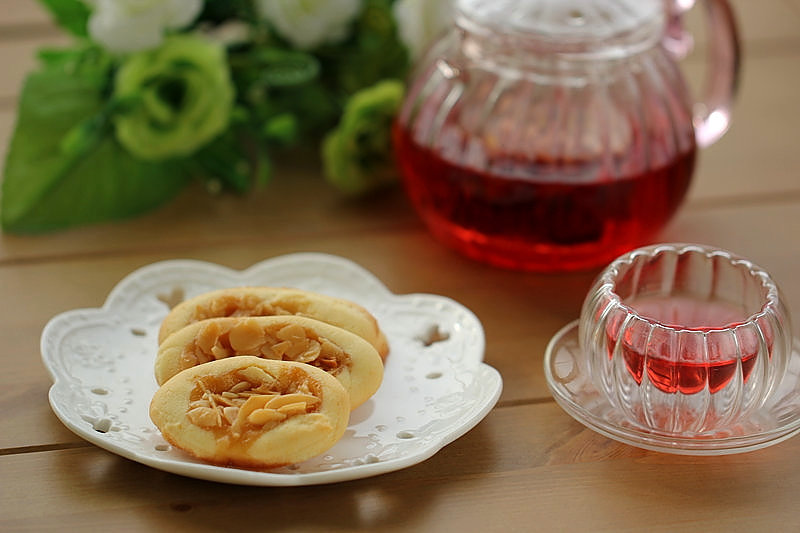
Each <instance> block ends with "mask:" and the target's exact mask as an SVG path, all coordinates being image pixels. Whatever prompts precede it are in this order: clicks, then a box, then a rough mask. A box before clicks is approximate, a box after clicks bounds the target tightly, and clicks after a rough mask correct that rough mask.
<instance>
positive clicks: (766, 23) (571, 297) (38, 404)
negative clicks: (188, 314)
mask: <svg viewBox="0 0 800 533" xmlns="http://www.w3.org/2000/svg"><path fill="white" fill-rule="evenodd" d="M734 4H735V5H736V8H737V10H738V14H739V20H740V24H741V31H742V38H743V41H744V47H743V49H744V54H745V57H744V69H743V78H742V84H741V90H740V93H739V98H738V101H737V104H736V106H735V111H734V124H733V128H732V129H731V130H730V131H729V133H728V134H727V135H726V136H725V137H724V138H723V139H722V140H721V141H720V142H719V143H717V144H716V145H714V146H712V147H710V148H708V149H706V150H704V151H703V153H702V154H701V156H700V161H699V168H698V170H697V173H696V175H695V179H694V181H693V183H692V186H691V190H690V193H689V197H688V200H687V202H686V203H685V204H684V206H683V207H682V208H681V210H680V211H679V213H678V215H677V216H676V217H675V219H674V220H673V222H672V223H671V224H670V225H669V226H668V227H667V228H666V229H665V230H664V231H663V232H662V234H661V235H660V236H659V237H658V239H659V240H661V241H687V242H702V243H709V244H714V245H717V246H720V247H723V248H727V249H729V250H733V251H735V252H737V253H739V254H741V255H743V256H745V257H749V258H751V259H752V260H754V261H755V262H757V263H759V264H761V265H762V266H763V267H765V268H766V269H767V270H768V271H770V272H771V273H772V274H773V275H774V277H775V278H776V279H777V280H778V283H779V284H780V285H781V286H782V288H783V290H784V292H785V294H786V298H787V301H788V304H789V307H790V309H794V310H795V317H796V318H795V322H797V323H800V318H798V316H800V315H797V313H800V276H798V272H800V245H799V244H798V235H800V179H798V171H800V149H798V136H799V135H800V104H798V99H797V87H798V86H800V0H764V1H763V2H752V1H748V0H739V1H736V2H734ZM2 11H3V13H2V14H1V15H0V64H1V65H3V67H4V68H3V75H2V76H0V155H2V154H4V153H5V150H6V145H7V141H8V138H9V137H10V135H11V131H12V128H13V123H14V116H15V105H16V102H17V98H18V92H19V88H20V84H21V80H22V79H23V77H24V75H25V74H26V73H27V72H28V71H29V70H30V69H32V68H33V66H34V56H33V54H34V51H35V50H36V48H37V47H39V46H40V45H43V44H60V43H64V42H66V41H67V38H66V37H65V36H64V35H62V34H61V33H60V32H59V30H58V29H56V28H55V27H54V26H53V25H52V24H51V23H50V22H49V21H48V19H47V16H46V15H45V14H44V13H43V12H42V11H41V9H40V8H39V7H38V6H37V4H36V3H34V2H33V1H31V0H3V10H2ZM697 16H698V17H699V16H700V15H697ZM698 20H699V21H700V22H697V23H696V24H697V25H698V26H699V25H700V23H701V21H702V19H698ZM697 47H698V50H697V52H696V53H695V54H693V55H692V56H690V57H689V58H688V59H687V60H686V61H685V69H686V71H687V72H688V75H689V77H690V80H691V82H692V84H694V85H696V84H697V82H698V80H701V79H702V76H701V74H702V72H703V57H702V53H701V52H702V49H703V48H704V43H703V40H702V38H700V39H698V41H697ZM303 251H313V252H326V253H331V254H336V255H340V256H343V257H346V258H349V259H351V260H352V261H355V262H356V263H358V264H360V265H362V266H363V267H365V268H366V269H368V270H370V271H371V272H373V273H374V274H375V275H376V276H378V277H379V278H380V279H381V280H383V281H384V283H385V284H386V285H387V286H388V288H389V289H390V290H391V291H392V292H395V293H400V294H402V293H414V292H421V293H432V294H441V295H445V296H448V297H451V298H453V299H455V300H457V301H459V302H461V303H462V304H464V305H465V306H467V307H469V308H470V309H471V310H473V311H474V312H475V313H476V314H477V316H478V317H479V318H480V319H481V321H482V323H483V326H484V328H485V333H486V341H487V344H486V353H485V360H486V362H488V363H489V364H490V365H492V366H493V367H495V368H496V369H497V370H499V371H500V373H501V374H502V376H503V379H504V389H503V393H502V396H501V398H500V400H499V403H498V404H497V406H496V407H495V408H494V409H493V410H492V411H491V412H490V413H489V414H488V416H487V417H486V418H485V419H484V420H483V421H482V422H481V423H480V424H478V425H477V426H476V427H475V428H474V429H473V430H471V431H470V432H469V433H467V434H466V435H464V436H463V437H462V438H460V439H458V440H457V441H456V442H454V443H452V444H450V445H448V446H446V447H445V448H444V449H442V450H441V451H440V452H439V453H437V454H436V455H434V456H433V457H432V458H430V459H428V460H427V461H424V462H423V463H421V464H419V465H416V466H413V467H410V468H407V469H405V470H401V471H398V472H394V473H390V474H386V475H382V476H378V477H374V478H369V479H362V480H356V481H350V482H345V483H340V484H333V485H322V486H312V487H297V488H269V487H266V488H254V487H242V486H234V485H225V484H218V483H213V482H207V481H198V480H194V479H189V478H185V477H181V476H178V475H173V474H168V473H165V472H162V471H159V470H155V469H152V468H149V467H147V466H143V465H141V464H138V463H136V462H132V461H129V460H126V459H123V458H121V457H118V456H116V455H114V454H111V453H109V452H107V451H104V450H102V449H100V448H97V447H95V446H93V445H91V444H89V443H87V442H85V441H84V440H82V439H81V438H79V437H77V436H76V435H74V434H73V433H71V432H70V431H69V430H67V429H66V428H65V427H64V426H63V425H62V424H61V423H60V422H59V421H58V419H57V418H56V417H55V416H54V415H53V413H52V411H51V410H50V407H49V405H48V402H47V392H48V389H49V387H50V385H51V381H50V378H49V376H48V374H47V372H46V371H45V368H44V366H43V364H42V362H41V358H40V353H39V337H40V334H41V331H42V328H43V327H44V325H45V324H46V322H47V321H48V320H49V319H50V318H51V317H53V316H54V315H56V314H58V313H60V312H62V311H65V310H68V309H73V308H83V307H97V306H100V305H101V304H102V303H103V301H104V299H105V297H106V295H107V294H108V292H109V291H110V290H111V288H112V287H113V286H114V285H115V284H116V283H117V282H118V281H119V280H121V279H122V278H123V277H124V276H125V275H126V274H128V273H130V272H132V271H133V270H135V269H137V268H139V267H141V266H144V265H147V264H149V263H152V262H154V261H159V260H164V259H172V258H192V259H201V260H205V261H211V262H215V263H219V264H223V265H226V266H229V267H232V268H235V269H241V268H245V267H247V266H249V265H251V264H253V263H256V262H258V261H261V260H263V259H265V258H269V257H274V256H279V255H282V254H286V253H291V252H303ZM596 274H597V271H596V270H595V271H589V272H579V273H570V274H556V275H537V274H530V273H519V272H511V271H504V270H498V269H493V268H491V267H487V266H483V265H480V264H477V263H473V262H471V261H469V260H467V259H464V258H462V257H460V256H458V255H456V254H454V253H452V252H450V251H449V250H447V249H445V248H444V247H442V246H440V245H439V244H437V243H436V242H435V241H434V240H433V239H432V238H431V237H430V236H429V234H428V233H427V231H426V230H425V228H424V227H423V226H422V224H421V223H420V222H419V220H418V219H417V217H416V216H415V214H414V213H413V212H412V210H411V209H410V207H409V205H408V203H407V201H406V199H405V197H404V195H403V193H402V191H401V190H400V189H399V188H398V189H396V190H394V191H392V192H389V193H386V194H383V195H379V196H375V197H371V198H368V199H363V200H348V199H345V198H342V197H341V196H340V195H338V194H337V193H336V192H335V191H334V190H333V189H332V188H331V187H330V186H328V185H327V184H326V183H325V182H324V181H323V180H322V179H321V176H320V174H319V166H318V162H317V161H315V160H314V158H307V157H295V158H288V159H287V160H285V161H281V162H280V163H279V165H278V170H277V172H276V177H275V180H274V181H273V183H272V184H271V185H270V186H269V187H267V188H266V189H265V190H262V191H258V192H256V193H254V194H252V195H250V196H248V197H244V198H241V197H228V196H224V197H210V196H209V195H207V194H206V193H205V192H204V191H203V190H201V189H199V188H197V189H192V188H190V189H188V190H187V191H186V192H185V194H183V195H181V197H180V198H179V199H178V200H177V201H175V202H174V203H172V204H170V205H168V206H167V207H165V208H163V209H160V210H159V211H157V212H155V213H152V214H149V215H146V216H143V217H141V218H138V219H135V220H130V221H125V222H121V223H116V224H108V225H99V226H92V227H86V228H80V229H75V230H70V231H65V232H60V233H54V234H48V235H41V236H35V237H30V236H27V237H23V236H14V235H0V288H2V289H1V290H2V292H1V294H2V302H3V303H2V306H0V338H2V339H3V346H2V350H0V362H2V368H3V372H0V390H2V391H3V392H2V393H0V407H2V413H3V414H2V417H1V418H0V421H1V422H0V423H1V424H2V425H1V426H0V428H2V431H0V479H2V482H0V485H2V490H0V494H1V495H0V506H1V507H0V530H4V531H10V530H27V529H30V530H36V531H38V530H42V529H45V528H48V527H53V528H55V527H61V528H65V529H66V530H82V529H85V528H88V527H95V526H109V527H114V528H117V529H125V530H154V529H157V530H160V529H168V528H169V529H170V530H182V529H190V528H191V529H194V530H204V529H210V530H218V529H223V528H226V527H230V526H231V525H232V524H238V523H240V522H241V520H242V518H241V516H242V513H248V514H246V515H245V516H258V517H263V521H264V522H263V525H264V527H265V528H266V527H267V526H269V527H270V528H273V529H276V530H286V531H292V530H302V531H314V530H320V531H341V530H357V529H369V530H374V529H391V530H420V531H459V530H463V531H478V530H490V531H491V530H497V529H499V528H500V527H501V525H502V527H503V529H510V530H519V531H529V530H543V531H549V530H559V531H583V530H591V531H594V530H609V531H621V530H640V529H645V528H646V529H648V530H673V529H679V530H683V529H689V528H697V529H698V530H706V531H708V530H726V531H727V530H751V529H754V528H756V527H758V528H759V529H762V530H792V531H794V530H797V528H798V526H800V513H798V511H797V506H796V499H797V494H798V492H800V438H794V439H789V440H787V441H785V442H782V443H780V444H777V445H774V446H771V447H768V448H765V449H762V450H759V451H755V452H750V453H744V454H737V455H727V456H717V457H692V456H679V455H670V454H663V453H656V452H650V451H645V450H642V449H638V448H634V447H631V446H627V445H624V444H620V443H617V442H615V441H612V440H609V439H607V438H605V437H603V436H601V435H599V434H596V433H594V432H592V431H590V430H589V429H586V428H585V427H584V426H582V425H581V424H579V423H578V422H576V421H574V420H573V419H572V418H570V417H569V416H568V415H567V414H566V413H565V412H564V411H562V410H561V408H560V407H559V406H558V405H557V404H556V403H555V402H554V400H553V398H552V397H551V395H550V393H549V392H548V389H547V386H546V383H545V379H544V375H543V370H542V358H543V354H544V350H545V346H546V344H547V342H548V340H549V339H550V338H551V337H552V336H553V334H554V333H555V332H556V331H557V330H558V329H560V328H561V327H562V326H563V325H564V324H566V323H568V322H570V321H571V320H573V319H575V318H577V315H578V313H579V309H580V305H581V302H582V300H583V297H584V295H585V294H586V291H587V290H588V288H589V285H590V283H591V281H592V279H593V277H594V276H595V275H596ZM250 520H252V519H249V518H248V523H251V522H250Z"/></svg>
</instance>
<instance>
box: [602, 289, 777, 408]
mask: <svg viewBox="0 0 800 533" xmlns="http://www.w3.org/2000/svg"><path fill="white" fill-rule="evenodd" d="M627 304H628V305H629V306H630V307H631V308H633V309H635V310H636V311H637V314H639V315H640V316H642V317H646V318H650V319H652V320H656V321H658V322H660V323H661V324H664V325H667V326H672V327H680V328H681V329H688V330H692V331H699V332H709V331H713V330H719V329H720V328H724V327H729V328H732V327H735V326H736V325H737V324H740V323H742V322H744V320H746V319H747V317H746V316H743V312H742V310H741V309H739V308H737V307H735V306H733V305H731V304H727V303H724V302H709V301H701V300H694V299H691V298H679V297H669V298H660V297H648V298H642V299H639V300H634V301H631V302H627ZM619 327H620V324H619V323H618V322H617V323H614V322H609V323H608V327H607V328H606V338H607V342H608V354H609V357H613V354H614V351H615V348H616V346H617V343H618V342H619V341H620V339H619V338H618V337H619V335H618V333H619ZM740 334H741V335H755V333H754V332H753V331H752V330H744V331H742V332H740ZM621 342H622V344H621V345H620V349H619V350H620V354H621V355H622V357H623V359H624V361H625V367H626V369H627V370H628V372H629V373H630V375H631V376H632V377H633V379H634V381H636V383H637V384H641V383H642V380H643V377H644V374H645V372H646V373H647V379H648V380H649V381H650V382H651V383H653V385H654V386H655V387H656V388H657V389H659V390H660V391H662V392H665V393H675V392H680V393H682V394H695V393H698V392H700V391H702V390H704V389H705V388H706V387H708V390H709V392H711V393H712V394H713V393H716V392H719V391H720V390H722V389H723V388H725V386H726V385H728V383H730V381H731V380H732V379H733V378H734V376H735V375H736V370H737V366H738V365H740V364H741V375H742V380H743V381H744V382H747V380H748V379H749V377H750V374H751V373H752V371H753V367H754V366H755V362H756V358H757V355H758V346H759V341H758V339H755V338H752V339H751V338H741V337H740V338H739V339H738V346H739V350H740V351H741V357H738V356H737V354H736V353H733V354H731V355H730V357H728V358H719V356H717V357H715V358H714V360H708V359H709V358H707V355H706V354H705V353H692V352H691V351H689V350H687V349H686V348H685V347H684V349H683V350H682V351H680V352H679V356H678V357H677V359H679V360H678V361H676V360H675V359H676V358H670V357H668V356H661V357H660V356H659V354H660V353H663V351H664V350H666V349H669V348H670V347H668V346H665V345H658V344H657V343H656V342H651V341H648V345H647V346H642V343H641V342H640V341H637V340H636V339H633V338H622V339H621ZM766 342H767V353H769V354H770V355H771V353H772V339H769V338H768V339H766ZM732 346H733V348H734V349H735V346H736V344H733V345H732ZM671 348H672V349H674V348H675V347H674V346H672V347H671ZM713 348H714V346H713V341H711V340H709V350H712V349H713ZM729 348H730V346H729ZM644 352H647V355H646V354H645V353H644ZM693 359H694V360H693Z"/></svg>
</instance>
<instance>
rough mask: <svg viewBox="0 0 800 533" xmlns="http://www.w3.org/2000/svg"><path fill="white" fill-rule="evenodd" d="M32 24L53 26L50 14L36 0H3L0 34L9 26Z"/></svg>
mask: <svg viewBox="0 0 800 533" xmlns="http://www.w3.org/2000/svg"><path fill="white" fill-rule="evenodd" d="M33 25H38V26H51V27H55V26H54V25H53V23H52V21H51V19H50V14H49V13H48V12H47V11H46V10H45V9H44V8H43V7H42V5H41V4H40V3H39V2H38V1H37V0H3V14H2V16H0V36H2V35H3V31H4V30H6V29H7V28H9V27H13V26H33Z"/></svg>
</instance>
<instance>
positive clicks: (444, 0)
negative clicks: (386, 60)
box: [392, 0, 455, 60]
mask: <svg viewBox="0 0 800 533" xmlns="http://www.w3.org/2000/svg"><path fill="white" fill-rule="evenodd" d="M454 4H455V2H454V0H398V1H397V2H396V3H395V4H394V6H392V11H393V13H394V18H395V21H396V22H397V32H398V34H399V36H400V40H401V41H402V42H403V44H404V45H406V48H408V52H409V54H410V55H411V59H412V60H416V59H418V58H419V56H420V55H422V53H423V52H424V51H425V49H426V48H428V46H429V45H430V44H431V42H432V41H433V40H434V39H436V38H437V37H438V36H439V34H441V33H442V32H443V31H444V30H446V29H447V28H449V27H450V25H451V24H452V23H453V6H454Z"/></svg>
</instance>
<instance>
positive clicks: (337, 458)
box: [41, 254, 502, 486]
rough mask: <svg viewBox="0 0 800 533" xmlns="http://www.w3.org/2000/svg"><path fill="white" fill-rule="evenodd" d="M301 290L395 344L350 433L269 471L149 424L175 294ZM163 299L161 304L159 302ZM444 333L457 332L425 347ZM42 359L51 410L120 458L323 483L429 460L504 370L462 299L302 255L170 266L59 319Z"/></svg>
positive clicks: (252, 480)
mask: <svg viewBox="0 0 800 533" xmlns="http://www.w3.org/2000/svg"><path fill="white" fill-rule="evenodd" d="M242 285H268V286H284V287H297V288H301V289H306V290H312V291H316V292H320V293H324V294H329V295H331V296H336V297H340V298H347V299H349V300H352V301H355V302H357V303H359V304H361V305H363V306H364V307H366V308H367V309H368V310H369V311H371V312H372V313H373V314H374V315H375V316H376V318H377V319H378V321H379V323H380V324H381V327H382V329H383V330H384V332H385V334H386V336H387V338H388V340H389V344H390V347H391V352H390V354H389V356H388V358H387V359H386V368H385V373H384V381H383V383H382V385H381V387H380V389H379V390H378V392H377V393H376V394H375V395H374V396H373V397H372V398H371V399H370V400H369V401H367V402H366V403H365V404H364V405H362V406H360V407H359V408H358V409H356V410H355V411H353V413H351V416H350V425H349V427H348V429H347V432H346V433H345V436H344V437H343V438H342V439H341V440H340V441H339V442H338V443H337V444H336V445H335V446H334V447H333V448H331V449H330V450H328V451H327V452H326V453H325V454H324V455H321V456H318V457H316V458H314V459H311V460H309V461H306V462H303V463H300V464H297V465H292V466H291V467H284V468H281V469H277V470H271V471H256V470H244V469H238V468H226V467H220V466H213V465H210V464H205V463H202V462H200V461H197V460H195V459H192V458H191V457H189V456H188V455H187V454H185V453H183V452H181V451H180V450H178V449H175V448H173V447H171V446H169V445H168V444H167V443H166V441H164V439H163V438H162V437H161V434H160V433H159V431H158V430H157V428H156V427H155V426H154V425H153V423H152V422H151V421H150V418H149V415H148V409H149V405H150V399H151V397H152V395H153V393H154V392H155V391H156V389H157V385H156V381H155V378H154V377H153V362H154V360H155V354H156V350H157V333H158V328H159V326H160V324H161V321H162V320H163V318H164V316H165V315H166V314H167V312H168V307H167V305H166V304H165V303H164V302H163V301H162V299H164V298H165V297H166V296H169V295H171V294H173V291H174V290H176V289H177V290H178V291H183V293H184V296H185V297H186V298H189V297H192V296H195V295H197V294H200V293H203V292H207V291H209V290H213V289H218V288H224V287H233V286H242ZM160 297H161V298H160ZM432 326H436V327H438V328H439V331H440V332H443V333H445V334H446V335H449V337H448V338H447V339H446V340H442V341H439V342H434V343H433V344H430V345H429V346H425V344H424V343H423V342H422V340H420V337H424V336H425V334H426V332H427V331H428V330H429V329H430V328H431V327H432ZM41 349H42V359H43V360H44V363H45V366H46V367H47V368H48V370H49V371H50V374H51V376H52V378H53V381H54V385H53V386H52V388H51V389H50V405H51V406H52V408H53V411H54V412H55V414H56V416H58V418H59V419H60V420H61V421H62V422H63V423H64V424H65V425H66V426H67V427H68V428H69V429H70V430H72V431H73V432H75V433H76V434H78V435H79V436H81V437H83V438H84V439H86V440H88V441H89V442H92V443H94V444H96V445H97V446H100V447H101V448H105V449H106V450H109V451H111V452H114V453H116V454H118V455H121V456H123V457H126V458H128V459H132V460H134V461H137V462H140V463H143V464H146V465H148V466H152V467H154V468H158V469H160V470H165V471H167V472H173V473H176V474H181V475H184V476H189V477H194V478H198V479H206V480H212V481H221V482H226V483H236V484H241V485H265V486H267V485H275V486H278V485H313V484H321V483H333V482H338V481H345V480H350V479H358V478H363V477H368V476H374V475H378V474H383V473H386V472H392V471H395V470H399V469H402V468H406V467H408V466H411V465H414V464H417V463H419V462H421V461H424V460H425V459H427V458H429V457H431V456H432V455H433V454H434V453H436V452H437V451H438V450H440V449H441V448H442V447H444V446H445V445H447V444H448V443H450V442H452V441H454V440H455V439H457V438H458V437H460V436H461V435H463V434H464V433H466V432H467V431H469V430H470V429H471V428H472V427H474V426H475V425H476V424H477V423H478V422H479V421H480V420H481V419H483V417H484V416H486V414H487V413H488V412H489V411H490V410H491V409H492V407H494V405H495V403H497V399H498V398H499V396H500V391H501V389H502V380H501V378H500V374H499V373H498V372H497V371H496V370H495V369H493V368H492V367H490V366H488V365H486V364H484V363H483V362H482V359H483V352H484V336H483V328H482V326H481V324H480V322H479V320H478V319H477V317H476V316H475V315H474V314H473V313H472V312H471V311H469V310H468V309H466V308H465V307H463V306H462V305H460V304H458V303H457V302H455V301H453V300H450V299H448V298H444V297H442V296H435V295H429V294H409V295H394V294H392V293H391V292H389V290H388V289H387V288H386V287H385V286H384V285H383V284H382V283H381V282H380V281H379V280H378V279H377V278H375V277H374V276H373V275H372V274H371V273H369V272H367V271H366V270H364V269H363V268H361V267H359V266H357V265H355V264H354V263H352V262H350V261H348V260H346V259H342V258H340V257H335V256H330V255H325V254H293V255H287V256H282V257H276V258H273V259H269V260H266V261H263V262H261V263H258V264H256V265H254V266H252V267H250V268H248V269H247V270H244V271H234V270H230V269H228V268H225V267H222V266H219V265H214V264H210V263H204V262H200V261H185V260H176V261H164V262H160V263H155V264H152V265H149V266H146V267H144V268H141V269H139V270H137V271H135V272H133V273H132V274H130V275H129V276H127V277H126V278H125V279H123V280H122V281H121V282H120V283H119V284H118V285H117V286H116V287H115V288H114V289H113V290H112V291H111V293H110V294H109V296H108V298H107V300H106V302H105V304H104V305H103V307H102V308H100V309H78V310H74V311H68V312H66V313H62V314H60V315H58V316H56V317H54V318H53V319H52V320H51V321H50V322H49V323H48V324H47V326H46V327H45V328H44V331H43V332H42V340H41Z"/></svg>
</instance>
